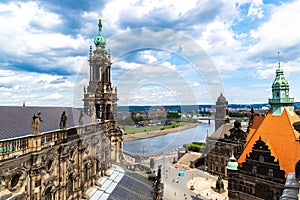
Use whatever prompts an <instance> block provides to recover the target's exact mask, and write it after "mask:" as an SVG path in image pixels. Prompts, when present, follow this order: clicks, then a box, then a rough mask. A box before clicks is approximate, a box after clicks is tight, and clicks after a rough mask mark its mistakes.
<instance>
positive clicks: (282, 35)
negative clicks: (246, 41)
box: [249, 1, 300, 57]
mask: <svg viewBox="0 0 300 200" xmlns="http://www.w3.org/2000/svg"><path fill="white" fill-rule="evenodd" d="M299 10H300V1H293V2H292V3H283V4H282V5H281V6H278V7H274V8H273V10H272V11H271V16H270V19H269V20H268V21H266V22H265V23H263V24H261V25H260V26H259V27H258V28H257V29H256V30H253V31H251V37H252V38H253V39H255V40H258V42H257V43H256V44H254V45H252V46H250V48H249V54H251V55H253V56H256V55H262V54H267V56H270V55H274V54H275V56H276V52H277V51H281V52H282V54H283V55H286V56H287V57H295V56H296V57H299V54H298V52H299V50H300V48H299V44H300V37H299V34H298V30H299V29H300V24H299V23H298V21H299V19H300V12H299ZM290 48H293V49H297V50H296V51H295V50H293V51H290ZM275 56H274V57H275Z"/></svg>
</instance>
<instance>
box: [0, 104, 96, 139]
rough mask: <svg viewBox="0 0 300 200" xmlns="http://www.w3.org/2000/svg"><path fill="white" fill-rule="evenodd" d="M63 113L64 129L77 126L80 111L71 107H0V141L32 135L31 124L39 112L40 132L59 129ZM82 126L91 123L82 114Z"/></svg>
mask: <svg viewBox="0 0 300 200" xmlns="http://www.w3.org/2000/svg"><path fill="white" fill-rule="evenodd" d="M63 111H65V112H66V115H67V124H66V128H71V127H75V126H79V117H80V114H81V111H80V110H79V109H76V108H71V107H20V106H0V140H7V139H11V138H18V137H24V136H26V135H31V134H32V128H31V122H32V117H33V115H34V114H35V113H37V112H41V119H42V120H43V122H41V127H40V132H41V133H43V132H48V131H53V130H58V129H60V126H59V123H60V118H61V114H62V113H63ZM83 121H84V124H89V123H92V120H91V118H90V117H89V116H88V115H85V114H84V120H83Z"/></svg>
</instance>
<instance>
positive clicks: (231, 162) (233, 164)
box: [226, 154, 239, 170]
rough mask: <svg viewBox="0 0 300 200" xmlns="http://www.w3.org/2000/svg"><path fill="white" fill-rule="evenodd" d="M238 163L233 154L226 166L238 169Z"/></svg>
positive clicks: (230, 168)
mask: <svg viewBox="0 0 300 200" xmlns="http://www.w3.org/2000/svg"><path fill="white" fill-rule="evenodd" d="M238 165H239V164H238V163H237V161H236V159H235V157H234V155H233V154H232V156H231V157H230V159H229V162H228V163H227V166H226V168H227V169H229V170H238Z"/></svg>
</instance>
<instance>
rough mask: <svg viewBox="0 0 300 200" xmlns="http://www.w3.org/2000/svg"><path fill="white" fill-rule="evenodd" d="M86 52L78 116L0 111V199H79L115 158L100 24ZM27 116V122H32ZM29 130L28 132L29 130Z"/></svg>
mask: <svg viewBox="0 0 300 200" xmlns="http://www.w3.org/2000/svg"><path fill="white" fill-rule="evenodd" d="M98 28H99V32H98V35H97V36H96V38H95V40H94V43H95V45H96V49H95V50H94V51H93V52H92V48H90V55H89V62H90V82H89V86H88V87H87V88H85V89H84V90H85V92H84V98H83V102H84V112H81V111H80V110H78V109H75V108H70V107H26V106H23V107H17V106H0V115H1V119H2V120H1V121H0V194H1V197H0V199H1V200H2V199H3V200H5V199H7V200H8V199H9V200H18V199H19V200H24V199H25V200H26V199H28V200H40V199H43V200H54V199H62V200H67V199H80V198H85V197H86V194H85V192H86V190H87V189H88V188H89V187H92V186H94V185H97V180H98V179H99V178H101V177H102V176H104V175H105V173H106V172H107V170H108V169H109V168H110V167H111V164H112V161H113V160H114V161H118V160H119V158H120V149H121V144H122V132H121V131H120V129H119V128H118V125H117V121H116V107H117V91H116V88H115V87H113V86H112V85H111V80H110V79H111V77H110V69H111V62H110V54H109V51H108V50H106V49H105V45H106V43H105V39H104V37H103V35H102V24H101V20H99V24H98ZM32 116H33V117H32ZM30 125H31V126H30Z"/></svg>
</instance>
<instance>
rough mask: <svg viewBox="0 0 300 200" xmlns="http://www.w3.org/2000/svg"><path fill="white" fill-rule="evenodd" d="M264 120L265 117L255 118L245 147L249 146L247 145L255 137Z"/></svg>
mask: <svg viewBox="0 0 300 200" xmlns="http://www.w3.org/2000/svg"><path fill="white" fill-rule="evenodd" d="M264 119H265V117H263V116H254V118H253V120H252V124H251V127H250V130H249V133H248V135H247V138H246V143H245V145H247V143H248V142H249V141H250V140H251V138H252V136H253V135H254V133H255V132H256V130H257V129H258V127H259V126H260V125H261V123H262V122H263V120H264Z"/></svg>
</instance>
